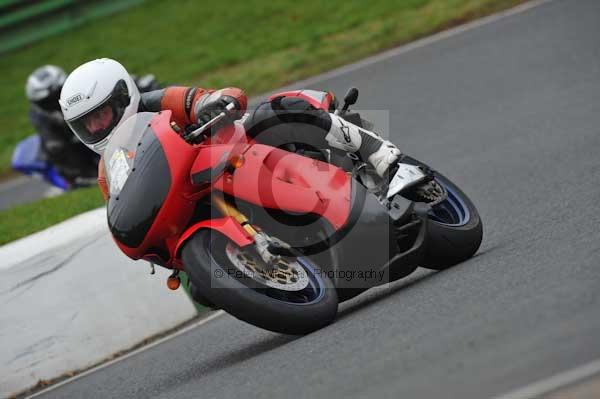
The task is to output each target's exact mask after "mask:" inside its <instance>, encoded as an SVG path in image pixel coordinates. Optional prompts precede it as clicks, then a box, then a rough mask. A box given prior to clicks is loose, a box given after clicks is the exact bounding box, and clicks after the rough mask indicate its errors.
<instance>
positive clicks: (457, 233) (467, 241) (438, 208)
mask: <svg viewBox="0 0 600 399" xmlns="http://www.w3.org/2000/svg"><path fill="white" fill-rule="evenodd" d="M402 162H406V163H411V164H414V165H422V166H427V165H425V164H424V163H422V162H420V161H418V160H416V159H414V158H410V157H405V159H403V160H402ZM434 176H435V180H436V182H437V183H438V184H440V185H441V186H443V187H444V189H445V190H446V191H447V193H448V197H447V198H446V199H445V200H444V201H442V202H441V203H439V204H437V205H434V206H433V207H432V210H431V211H430V212H429V215H428V216H429V220H428V226H427V239H426V241H425V242H426V244H425V245H426V247H425V255H424V259H423V262H422V264H421V266H423V267H425V268H428V269H433V270H443V269H447V268H449V267H452V266H454V265H456V264H458V263H461V262H464V261H465V260H467V259H469V258H471V257H472V256H473V255H474V254H475V252H477V250H478V249H479V246H480V245H481V240H482V238H483V226H482V223H481V217H480V216H479V212H477V209H476V208H475V205H474V204H473V202H472V201H471V200H470V199H469V197H468V196H467V195H466V194H465V193H463V192H462V190H461V189H460V188H458V186H457V185H456V184H454V183H453V182H452V181H451V180H450V179H448V178H447V177H445V176H444V175H442V174H441V173H438V172H434Z"/></svg>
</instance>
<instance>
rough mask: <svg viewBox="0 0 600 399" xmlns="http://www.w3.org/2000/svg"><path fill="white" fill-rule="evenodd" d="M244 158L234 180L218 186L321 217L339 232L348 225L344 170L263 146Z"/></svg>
mask: <svg viewBox="0 0 600 399" xmlns="http://www.w3.org/2000/svg"><path fill="white" fill-rule="evenodd" d="M212 148H214V147H212ZM230 148H233V146H231V147H230ZM218 151H219V154H222V153H224V152H227V150H226V149H224V148H219V149H218ZM199 156H200V157H202V156H204V155H203V153H202V152H201V153H200V154H199ZM221 156H222V155H221ZM210 157H211V158H212V159H217V158H219V155H213V156H210ZM244 159H245V160H244V164H243V165H242V166H241V167H240V168H238V169H236V170H235V171H234V173H233V178H229V177H228V176H224V177H221V178H219V179H218V180H217V181H216V182H215V183H214V187H215V188H217V189H219V190H221V191H223V192H225V193H227V194H230V195H232V196H234V197H236V198H239V199H242V200H244V201H248V202H250V203H253V204H256V205H259V206H261V207H263V208H271V209H280V210H283V211H289V212H296V213H314V214H318V215H321V216H322V217H324V218H325V219H327V220H328V221H329V222H330V223H331V224H332V225H333V226H334V227H335V228H336V229H338V228H340V227H342V226H343V225H344V224H345V223H346V221H347V219H348V216H349V214H350V201H351V179H350V177H349V176H348V174H347V173H346V172H344V171H343V170H342V169H340V168H337V167H335V166H332V165H330V164H327V163H324V162H321V161H317V160H314V159H310V158H306V157H302V156H300V155H296V154H293V153H290V152H287V151H284V150H280V149H277V148H273V147H270V146H266V145H261V144H254V145H252V146H250V147H248V148H247V149H246V151H245V152H244ZM194 166H196V165H194Z"/></svg>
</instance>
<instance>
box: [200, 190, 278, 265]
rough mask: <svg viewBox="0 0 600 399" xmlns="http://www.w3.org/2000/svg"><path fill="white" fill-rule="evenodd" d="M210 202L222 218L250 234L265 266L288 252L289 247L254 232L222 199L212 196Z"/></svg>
mask: <svg viewBox="0 0 600 399" xmlns="http://www.w3.org/2000/svg"><path fill="white" fill-rule="evenodd" d="M212 202H213V204H215V206H216V207H217V209H218V210H219V211H220V212H221V213H222V214H223V215H224V216H230V217H232V218H233V219H235V221H236V222H238V223H239V224H240V226H242V228H243V229H244V230H246V231H247V232H248V234H250V236H251V237H252V238H253V239H254V246H255V249H256V252H257V253H258V254H259V255H260V257H261V258H262V259H263V260H264V261H265V263H266V264H267V266H270V265H273V264H275V263H277V262H278V261H279V260H280V259H281V255H282V254H287V253H288V252H289V246H288V245H287V244H285V243H283V242H282V241H280V240H278V239H276V238H274V237H270V236H269V235H267V234H266V233H265V232H263V231H258V230H256V229H255V228H254V227H253V226H252V225H251V224H250V221H249V220H248V218H247V217H246V216H245V215H244V214H243V213H242V212H240V211H239V210H238V209H237V208H236V207H235V206H233V205H231V204H229V203H228V202H227V201H226V200H225V199H224V198H222V197H220V196H217V195H214V194H213V196H212Z"/></svg>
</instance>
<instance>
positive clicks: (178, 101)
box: [59, 58, 400, 199]
mask: <svg viewBox="0 0 600 399" xmlns="http://www.w3.org/2000/svg"><path fill="white" fill-rule="evenodd" d="M59 102H60V105H61V108H62V112H63V115H64V119H65V121H66V123H67V124H68V125H69V127H70V128H71V130H72V131H73V133H75V135H76V136H77V137H78V138H79V140H81V141H82V142H83V143H84V144H85V145H86V146H88V147H89V148H90V149H92V150H94V151H96V152H97V153H99V154H102V152H103V151H104V148H105V147H106V144H107V143H108V141H109V139H110V137H111V135H112V133H113V132H114V130H115V129H116V128H117V127H118V126H119V125H120V124H121V123H122V122H123V121H125V120H126V119H127V118H129V117H130V116H132V115H134V114H135V113H137V112H143V111H150V112H158V111H161V110H171V111H172V119H173V121H174V122H176V123H177V124H178V125H179V126H184V127H190V126H194V125H195V126H198V125H200V126H201V125H203V124H205V123H206V122H208V121H209V120H210V119H212V118H213V117H215V116H216V115H218V114H220V113H221V112H223V111H224V110H225V108H226V107H227V106H228V105H229V104H231V103H233V104H234V106H235V112H234V113H233V114H232V115H231V116H230V119H237V118H241V117H242V116H243V115H244V113H245V112H246V107H247V97H246V95H245V93H244V92H243V91H242V90H241V89H239V88H234V87H230V88H225V89H221V90H212V89H203V88H198V87H169V88H166V89H161V90H155V91H150V92H147V93H142V94H140V92H139V90H138V89H137V88H136V86H135V84H134V82H133V80H132V79H131V76H130V75H129V73H128V72H127V70H126V69H125V67H123V65H121V64H120V63H118V62H117V61H115V60H112V59H107V58H102V59H97V60H93V61H89V62H87V63H85V64H83V65H81V66H79V67H78V68H76V69H75V70H74V71H73V72H72V73H71V74H70V75H69V77H68V78H67V80H66V81H65V84H64V87H63V89H62V92H61V95H60V100H59ZM293 122H300V123H306V124H308V125H311V126H313V127H316V128H317V130H318V131H320V134H316V136H319V137H318V140H319V141H321V142H322V144H323V145H324V146H326V145H328V146H330V147H332V148H335V149H339V150H343V151H347V152H352V153H357V154H358V155H359V156H360V157H361V158H362V159H364V160H366V161H367V162H369V163H370V164H371V165H372V166H373V167H374V168H375V170H376V172H377V173H378V174H379V175H380V176H385V175H386V172H387V170H388V169H389V167H390V166H391V165H393V164H394V163H395V161H396V159H397V158H398V156H399V155H400V151H399V150H398V149H397V148H396V147H395V146H394V145H393V144H392V143H390V142H389V141H385V140H383V139H382V138H381V137H379V136H378V135H377V134H375V133H373V132H370V131H367V130H365V129H362V128H360V127H358V126H356V125H354V124H352V123H349V122H347V121H345V120H344V119H342V118H341V117H339V116H337V115H335V114H331V113H328V112H326V111H324V110H320V109H315V108H314V107H312V106H311V105H310V104H309V103H308V102H307V101H306V100H304V99H301V98H297V97H292V98H288V97H283V98H276V99H274V100H272V101H267V102H264V103H262V104H260V105H259V106H258V107H257V108H256V110H255V111H254V112H253V113H252V114H251V115H250V116H249V117H248V118H247V119H246V121H245V122H244V125H245V127H246V131H247V133H248V134H249V135H250V136H251V137H257V136H258V134H259V133H262V132H263V131H265V130H266V131H268V130H269V128H271V127H274V126H276V125H281V124H285V123H293ZM259 141H260V140H259ZM98 184H99V186H100V189H101V191H102V193H103V195H104V197H105V199H106V198H107V197H108V188H107V185H106V177H105V171H104V165H103V162H102V161H101V162H100V165H99V168H98Z"/></svg>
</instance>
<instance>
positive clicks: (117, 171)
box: [104, 112, 155, 195]
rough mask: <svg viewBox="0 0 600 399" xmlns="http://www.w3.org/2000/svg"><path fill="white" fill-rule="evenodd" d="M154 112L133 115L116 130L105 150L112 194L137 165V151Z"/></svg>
mask: <svg viewBox="0 0 600 399" xmlns="http://www.w3.org/2000/svg"><path fill="white" fill-rule="evenodd" d="M154 115H155V114H154V113H152V112H140V113H138V114H135V115H132V116H131V117H130V118H129V119H127V120H126V121H125V122H124V123H123V124H122V125H121V126H119V127H118V128H117V130H116V131H115V132H114V134H113V135H112V137H111V138H110V141H109V142H108V145H107V146H106V150H105V151H104V167H105V169H106V179H107V182H108V187H109V191H110V195H118V194H119V193H120V192H121V190H122V189H123V187H124V186H125V183H126V182H127V178H128V177H129V175H130V174H131V171H132V169H133V168H134V167H135V162H136V151H137V148H138V145H139V143H140V141H141V138H142V136H143V135H144V133H145V132H146V131H147V129H148V128H149V125H150V121H151V120H152V118H153V117H154Z"/></svg>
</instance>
